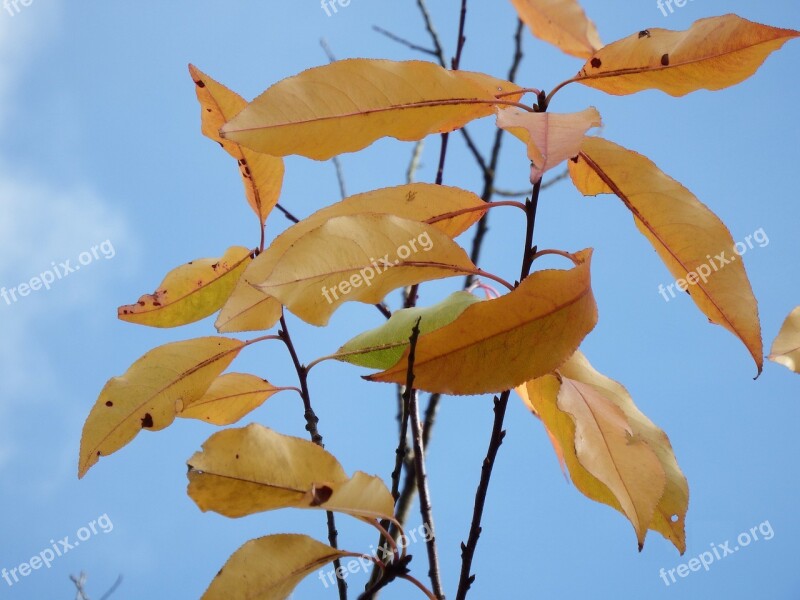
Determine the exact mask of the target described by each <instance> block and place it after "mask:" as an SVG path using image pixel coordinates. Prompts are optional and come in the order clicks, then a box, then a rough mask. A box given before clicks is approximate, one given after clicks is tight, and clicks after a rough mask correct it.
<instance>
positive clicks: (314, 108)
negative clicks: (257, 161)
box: [222, 58, 522, 160]
mask: <svg viewBox="0 0 800 600" xmlns="http://www.w3.org/2000/svg"><path fill="white" fill-rule="evenodd" d="M481 82H484V84H482V83H481ZM488 82H491V85H486V83H488ZM519 89H520V88H518V87H517V86H515V85H514V84H513V83H509V82H507V81H502V80H499V79H494V78H489V77H488V76H484V77H482V78H480V79H477V78H475V77H470V76H469V75H464V74H462V73H461V72H458V71H448V70H446V69H443V68H441V67H439V66H438V65H435V64H433V63H428V62H422V61H408V62H393V61H388V60H370V59H362V58H358V59H351V60H341V61H337V62H334V63H331V64H329V65H325V66H323V67H317V68H314V69H309V70H308V71H304V72H302V73H300V74H299V75H296V76H294V77H290V78H288V79H284V80H283V81H281V82H279V83H276V84H275V85H273V86H272V87H270V88H269V89H268V90H267V91H266V92H264V93H263V94H262V95H261V96H259V97H258V98H256V99H255V100H254V101H253V102H251V103H250V105H248V107H247V108H245V109H244V110H243V111H242V112H241V113H239V114H238V115H237V116H236V117H235V118H234V119H232V120H231V121H229V122H228V123H227V124H226V125H225V126H224V127H223V128H222V136H223V137H225V138H227V139H229V140H233V141H235V142H238V143H240V144H242V145H244V146H246V147H248V148H251V149H253V150H257V151H259V152H265V153H267V154H272V155H275V156H286V155H289V154H299V155H301V156H306V157H308V158H313V159H316V160H327V159H329V158H331V157H333V156H336V155H337V154H342V153H344V152H355V151H357V150H361V149H362V148H365V147H367V146H369V145H370V144H372V143H373V142H374V141H376V140H378V139H380V138H382V137H386V136H391V137H394V138H397V139H399V140H405V141H411V140H419V139H422V138H424V137H425V136H427V135H429V134H432V133H445V132H448V131H453V130H455V129H458V128H460V127H463V126H464V125H466V124H467V123H469V122H470V121H472V120H474V119H478V118H481V117H486V116H488V115H490V114H492V113H493V112H494V108H493V107H494V105H495V104H497V99H496V96H497V95H501V94H505V93H508V92H516V91H517V90H519ZM521 94H522V93H521V92H519V93H516V94H512V95H510V96H503V100H505V101H513V100H517V99H519V98H520V96H521Z"/></svg>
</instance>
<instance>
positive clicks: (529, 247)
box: [456, 105, 547, 600]
mask: <svg viewBox="0 0 800 600" xmlns="http://www.w3.org/2000/svg"><path fill="white" fill-rule="evenodd" d="M541 108H542V110H546V109H547V106H546V105H545V106H542V107H541ZM541 189H542V182H541V180H540V181H538V182H537V183H536V184H535V185H534V187H533V192H532V193H531V198H530V199H529V200H528V202H527V203H526V207H527V211H526V212H527V227H526V231H525V247H524V254H523V258H522V267H521V270H520V278H519V280H520V281H522V280H524V279H525V278H526V277H527V276H528V275H529V274H530V271H531V266H532V264H533V256H534V253H535V251H534V249H533V236H534V232H535V230H536V211H537V208H538V206H539V193H540V192H541ZM510 396H511V390H506V391H504V392H503V393H502V394H500V397H499V398H498V397H495V399H494V425H493V426H492V435H491V438H490V439H489V449H488V450H487V452H486V458H485V459H484V461H483V466H482V467H481V478H480V482H479V483H478V489H477V491H476V492H475V506H474V509H473V512H472V524H471V525H470V529H469V537H468V538H467V543H466V544H464V543H463V542H462V544H461V575H460V577H459V580H458V591H457V592H456V600H465V599H466V597H467V592H468V591H469V589H470V587H471V586H472V583H473V582H474V581H475V575H472V574H471V573H470V571H471V570H472V560H473V558H474V557H475V549H476V548H477V547H478V539H479V538H480V536H481V531H482V527H481V520H482V519H483V509H484V506H485V505H486V496H487V494H488V492H489V482H490V481H491V478H492V469H493V468H494V463H495V459H496V458H497V452H498V451H499V450H500V446H501V445H502V444H503V439H504V438H505V436H506V432H505V430H504V429H503V423H504V421H505V417H506V409H507V408H508V399H509V397H510Z"/></svg>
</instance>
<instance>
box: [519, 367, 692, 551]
mask: <svg viewBox="0 0 800 600" xmlns="http://www.w3.org/2000/svg"><path fill="white" fill-rule="evenodd" d="M517 391H518V392H520V395H521V396H522V397H523V400H524V401H525V402H526V404H528V405H529V407H530V408H531V409H532V410H534V411H535V412H536V413H537V414H538V415H539V416H540V418H541V419H542V421H543V422H544V424H545V427H546V428H547V430H548V432H549V433H551V434H552V435H553V437H555V438H556V440H557V441H558V446H559V448H560V449H561V450H562V451H563V453H564V454H563V458H564V460H565V462H566V464H567V467H568V468H569V471H570V475H571V477H572V480H573V482H574V483H575V485H576V486H577V487H578V489H580V490H581V492H583V493H584V494H585V495H586V496H588V497H589V498H591V499H592V500H595V501H597V502H602V503H604V504H607V505H609V506H612V507H613V508H615V509H616V510H618V511H620V512H622V513H623V514H624V515H625V516H626V517H628V519H629V520H630V521H631V523H632V524H633V526H634V529H635V530H636V533H637V538H638V541H639V545H640V548H641V546H642V544H644V538H645V535H646V533H647V530H648V529H651V530H653V531H658V532H659V533H661V534H662V535H663V536H664V537H665V538H667V539H668V540H670V541H671V542H672V543H673V544H674V545H675V547H676V548H677V549H678V550H679V551H680V552H681V554H683V552H684V551H685V550H686V534H685V519H686V512H687V510H688V505H689V487H688V484H687V482H686V478H685V477H684V475H683V473H682V472H681V470H680V467H679V466H678V463H677V460H676V459H675V455H674V452H673V450H672V445H671V444H670V442H669V439H668V438H667V436H666V434H665V433H664V432H663V431H662V430H661V429H659V428H658V427H656V426H655V425H654V424H653V423H652V422H651V421H650V420H649V419H648V418H647V417H646V416H645V415H644V414H642V413H641V411H640V410H639V409H638V408H637V407H636V405H635V404H634V403H633V400H632V398H631V397H630V395H629V394H628V392H627V390H626V389H625V388H624V387H622V386H621V385H620V384H619V383H617V382H615V381H613V380H611V379H609V378H607V377H605V376H603V375H601V374H600V373H598V372H597V371H596V370H595V369H594V368H593V367H592V366H591V365H590V364H589V362H588V361H587V360H586V358H585V357H584V356H583V354H581V353H580V352H577V353H576V354H575V355H574V356H573V357H572V358H570V360H568V361H567V362H566V363H565V364H564V365H562V366H561V367H560V368H559V370H558V374H557V376H553V375H548V376H545V377H543V378H539V379H537V380H534V381H531V382H528V384H526V385H524V386H521V387H520V388H518V390H517Z"/></svg>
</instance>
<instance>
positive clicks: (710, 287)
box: [569, 138, 764, 373]
mask: <svg viewBox="0 0 800 600" xmlns="http://www.w3.org/2000/svg"><path fill="white" fill-rule="evenodd" d="M569 169H570V174H571V175H572V181H573V182H574V183H575V186H576V187H577V188H578V190H579V191H580V192H581V193H582V194H583V195H584V196H596V195H598V194H611V193H613V194H616V195H617V196H618V197H619V198H620V200H622V202H623V203H624V204H625V206H626V207H627V208H628V210H630V211H631V213H633V218H634V222H635V223H636V227H637V228H638V229H639V231H641V232H642V233H643V234H644V235H645V237H647V239H648V240H649V241H650V243H651V244H652V245H653V247H654V248H655V249H656V252H658V255H659V256H660V257H661V260H662V261H664V264H666V266H667V268H668V269H669V270H670V272H671V273H672V275H673V276H674V277H676V279H678V283H677V285H678V287H679V288H680V289H686V290H687V291H688V292H689V294H690V295H691V297H692V300H694V302H695V304H697V306H698V308H699V309H700V310H701V311H702V312H703V314H705V315H706V316H707V317H708V318H709V319H710V320H711V322H712V323H716V324H718V325H722V326H723V327H724V328H725V329H727V330H728V331H730V332H731V333H733V334H734V335H735V336H736V337H738V338H739V339H740V340H742V342H743V343H744V344H745V346H746V347H747V349H748V350H749V351H750V354H751V355H752V356H753V360H755V362H756V365H757V366H758V372H759V373H761V369H762V368H763V365H764V357H763V345H762V341H761V323H760V321H759V319H758V304H757V302H756V299H755V296H754V295H753V290H752V288H751V287H750V281H749V280H748V278H747V273H746V272H745V269H744V264H743V263H742V261H741V260H739V257H738V255H737V254H736V251H735V244H734V241H733V237H732V236H731V234H730V232H729V231H728V229H727V228H726V227H725V225H724V224H723V223H722V221H720V219H719V218H718V217H717V216H716V215H715V214H714V213H713V212H711V211H710V210H709V209H708V207H706V206H705V205H704V204H702V203H701V202H700V201H699V200H698V199H697V198H696V197H695V196H694V195H693V194H692V193H691V192H690V191H689V190H687V189H686V188H685V187H683V186H682V185H681V184H679V183H678V182H677V181H675V180H674V179H672V178H670V177H668V176H667V175H665V174H664V173H663V172H662V171H661V170H660V169H659V168H658V167H657V166H656V165H655V164H653V162H652V161H650V160H648V159H647V158H645V157H644V156H642V155H641V154H637V153H636V152H632V151H631V150H627V149H625V148H623V147H622V146H618V145H617V144H614V143H612V142H609V141H607V140H603V139H600V138H586V139H585V140H584V143H583V146H582V148H581V154H580V156H579V158H578V161H577V162H572V161H570V163H569ZM712 256H713V257H714V258H712ZM726 261H727V263H728V264H725V262H726ZM673 285H675V284H673ZM670 289H671V288H663V286H662V290H661V293H662V295H663V296H664V298H665V299H668V298H667V294H666V291H667V290H670Z"/></svg>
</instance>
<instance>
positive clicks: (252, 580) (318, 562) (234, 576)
mask: <svg viewBox="0 0 800 600" xmlns="http://www.w3.org/2000/svg"><path fill="white" fill-rule="evenodd" d="M345 556H351V554H350V553H348V552H342V551H341V550H336V549H334V548H331V547H330V546H327V545H325V544H323V543H321V542H318V541H316V540H314V539H312V538H310V537H308V536H305V535H295V534H279V535H269V536H266V537H262V538H258V539H256V540H251V541H249V542H247V543H246V544H245V545H244V546H242V547H241V548H239V549H238V550H237V551H236V552H234V553H233V555H232V556H231V557H230V558H229V559H228V562H227V563H226V564H225V566H224V567H222V569H220V571H219V573H217V576H216V577H215V578H214V580H213V581H212V582H211V585H210V586H209V587H208V589H207V590H206V592H205V594H203V597H202V600H252V599H255V598H258V600H285V599H286V598H289V597H290V596H291V593H292V591H293V590H294V589H295V588H296V587H297V586H298V584H299V583H300V582H301V581H302V580H303V579H305V578H306V577H307V576H308V575H310V574H311V573H313V572H315V571H318V570H319V569H320V568H322V567H324V566H325V565H327V564H328V563H331V562H333V561H334V560H336V559H337V558H342V557H345ZM254 565H258V567H257V568H254Z"/></svg>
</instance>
